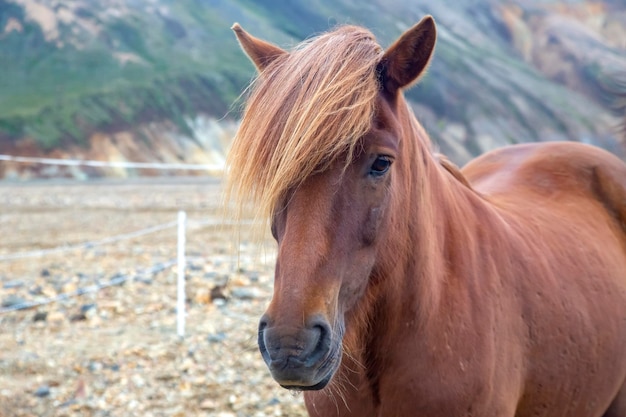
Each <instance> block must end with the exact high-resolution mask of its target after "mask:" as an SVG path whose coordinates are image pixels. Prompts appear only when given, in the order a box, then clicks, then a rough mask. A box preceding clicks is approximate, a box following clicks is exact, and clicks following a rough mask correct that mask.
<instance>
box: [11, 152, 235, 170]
mask: <svg viewBox="0 0 626 417" xmlns="http://www.w3.org/2000/svg"><path fill="white" fill-rule="evenodd" d="M0 161H9V162H20V163H29V164H44V165H65V166H89V167H100V168H136V169H162V170H184V171H214V172H215V171H220V172H221V171H223V170H224V165H223V164H182V163H181V164H168V163H153V162H124V161H93V160H80V159H54V158H34V157H30V156H13V155H1V154H0Z"/></svg>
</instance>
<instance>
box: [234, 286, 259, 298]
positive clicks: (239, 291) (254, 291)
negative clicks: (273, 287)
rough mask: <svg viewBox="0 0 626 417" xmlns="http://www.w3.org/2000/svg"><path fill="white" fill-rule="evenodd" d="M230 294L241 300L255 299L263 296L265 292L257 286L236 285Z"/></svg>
mask: <svg viewBox="0 0 626 417" xmlns="http://www.w3.org/2000/svg"><path fill="white" fill-rule="evenodd" d="M230 294H231V295H232V296H233V297H235V298H239V299H240V300H254V299H255V298H261V297H263V292H262V291H261V290H259V289H258V288H256V287H235V288H233V289H231V290H230Z"/></svg>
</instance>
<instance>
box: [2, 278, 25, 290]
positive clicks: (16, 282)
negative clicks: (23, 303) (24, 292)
mask: <svg viewBox="0 0 626 417" xmlns="http://www.w3.org/2000/svg"><path fill="white" fill-rule="evenodd" d="M23 286H24V281H20V280H17V279H15V280H12V281H7V282H5V283H4V284H3V285H2V288H4V289H12V288H20V287H23Z"/></svg>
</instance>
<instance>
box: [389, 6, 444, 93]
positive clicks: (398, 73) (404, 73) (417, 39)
mask: <svg viewBox="0 0 626 417" xmlns="http://www.w3.org/2000/svg"><path fill="white" fill-rule="evenodd" d="M436 40H437V29H436V27H435V20H434V19H433V17H432V16H430V15H429V16H426V17H424V18H423V19H422V20H420V22H419V23H418V24H416V25H415V26H413V27H412V28H410V29H409V30H407V31H406V32H404V33H403V34H402V36H400V38H398V40H397V41H396V42H395V43H394V44H393V45H391V47H390V48H389V49H388V50H387V52H385V54H384V55H383V57H382V58H381V60H380V62H379V63H378V74H379V75H380V80H381V83H382V85H383V87H384V88H385V90H387V91H388V92H389V93H392V94H395V93H396V91H398V90H399V89H401V88H404V87H407V86H408V85H410V84H412V83H413V82H415V81H417V79H419V77H420V76H421V75H422V74H424V72H425V70H426V68H427V67H428V63H429V62H430V58H431V56H432V54H433V50H434V49H435V41H436Z"/></svg>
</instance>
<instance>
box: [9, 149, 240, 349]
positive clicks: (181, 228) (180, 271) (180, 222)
mask: <svg viewBox="0 0 626 417" xmlns="http://www.w3.org/2000/svg"><path fill="white" fill-rule="evenodd" d="M0 161H9V162H18V163H37V164H46V165H65V166H90V167H114V168H137V169H162V170H185V171H190V170H200V171H207V172H211V171H212V172H216V171H219V172H221V171H223V170H224V165H223V164H221V165H220V164H213V165H208V164H166V163H145V162H121V161H120V162H110V161H93V160H72V159H53V158H34V157H24V156H12V155H2V154H0ZM246 223H248V222H229V221H216V220H202V221H192V222H188V221H187V218H186V214H185V212H183V211H181V212H179V213H178V219H177V221H172V222H168V223H163V224H159V225H155V226H151V227H147V228H144V229H141V230H136V231H133V232H129V233H123V234H119V235H115V236H110V237H106V238H103V239H100V240H94V241H88V242H82V243H77V244H73V245H63V246H59V247H55V248H50V249H41V250H35V251H27V252H18V253H12V254H4V255H0V262H7V261H12V260H18V259H24V258H33V257H42V256H47V255H55V254H60V253H65V252H70V251H76V250H81V249H90V248H93V247H96V246H102V245H108V244H112V243H117V242H120V241H124V240H129V239H135V238H138V237H142V236H146V235H149V234H152V233H156V232H159V231H162V230H167V229H170V228H174V227H176V226H178V243H177V259H171V260H169V261H166V262H161V263H157V264H155V265H153V266H151V267H149V268H146V269H143V270H141V271H138V272H136V273H135V274H125V275H115V276H114V277H113V278H111V279H110V280H109V281H106V282H99V283H97V284H94V285H90V286H87V287H82V288H79V289H77V290H75V291H73V292H69V293H63V294H59V295H57V296H55V297H50V298H45V299H39V300H35V301H25V302H21V303H17V304H13V305H10V306H5V307H0V315H2V314H6V313H10V312H14V311H18V310H25V309H30V308H33V307H38V306H42V305H46V304H51V303H54V302H60V301H63V300H67V299H69V298H72V297H76V296H80V295H83V294H88V293H95V292H98V291H100V290H102V289H103V288H107V287H111V286H115V285H121V284H123V283H124V282H126V281H127V280H128V279H130V278H131V277H132V276H135V275H148V274H150V275H154V274H156V273H158V272H161V271H163V270H165V269H167V268H169V267H172V266H174V265H177V276H178V278H177V309H176V310H177V333H178V335H179V336H180V337H183V336H184V329H185V311H184V300H185V292H184V288H185V285H184V283H185V276H184V275H185V241H186V238H185V234H186V230H187V228H188V226H189V225H191V226H193V227H202V226H220V225H221V226H225V225H235V224H246ZM181 300H182V301H181Z"/></svg>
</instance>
